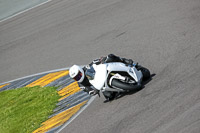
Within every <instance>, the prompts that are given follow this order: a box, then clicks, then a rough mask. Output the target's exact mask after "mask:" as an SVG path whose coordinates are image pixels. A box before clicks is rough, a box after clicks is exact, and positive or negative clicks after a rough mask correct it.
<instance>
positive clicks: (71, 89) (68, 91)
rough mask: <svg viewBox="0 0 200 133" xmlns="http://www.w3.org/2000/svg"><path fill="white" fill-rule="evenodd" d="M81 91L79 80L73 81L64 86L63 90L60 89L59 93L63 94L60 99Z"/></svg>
mask: <svg viewBox="0 0 200 133" xmlns="http://www.w3.org/2000/svg"><path fill="white" fill-rule="evenodd" d="M78 91H80V88H79V85H78V83H77V82H74V83H71V84H70V85H68V86H67V87H65V88H63V89H62V90H60V91H58V94H59V95H60V96H63V97H62V98H60V99H59V101H61V100H63V99H65V98H66V97H68V96H70V95H72V94H74V93H76V92H78Z"/></svg>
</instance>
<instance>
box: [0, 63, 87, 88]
mask: <svg viewBox="0 0 200 133" xmlns="http://www.w3.org/2000/svg"><path fill="white" fill-rule="evenodd" d="M80 66H81V67H83V66H85V65H80ZM69 68H70V67H66V68H60V69H55V70H50V71H46V72H41V73H36V74H33V75H28V76H25V77H21V78H18V79H14V80H11V81H7V82H4V83H0V85H3V84H7V83H10V82H14V81H17V80H22V79H25V78H30V77H34V76H39V75H42V74H48V73H53V72H58V71H64V70H69Z"/></svg>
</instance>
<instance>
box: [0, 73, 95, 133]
mask: <svg viewBox="0 0 200 133" xmlns="http://www.w3.org/2000/svg"><path fill="white" fill-rule="evenodd" d="M33 86H42V87H44V86H57V87H58V89H57V93H58V94H59V95H60V96H61V98H60V99H59V100H58V101H59V102H58V103H57V107H56V108H55V109H54V110H53V114H52V115H51V116H49V119H48V120H47V121H45V122H43V123H42V125H41V127H40V128H38V129H36V130H35V131H34V133H40V132H48V133H53V132H57V131H59V130H61V129H62V128H63V126H66V124H65V123H70V122H71V121H72V120H73V119H75V118H76V117H77V116H78V115H79V114H80V113H81V112H82V111H83V110H84V109H85V108H86V107H87V106H88V105H89V103H91V100H90V99H91V96H90V95H88V94H87V93H85V92H84V91H83V90H81V89H80V87H79V84H78V83H77V82H75V81H74V80H73V79H71V78H70V77H69V71H68V69H66V70H57V71H56V70H55V71H51V72H46V73H41V74H35V75H33V76H28V77H24V78H20V79H17V80H13V81H9V82H7V83H2V84H0V92H1V91H5V90H11V89H16V88H20V87H33ZM89 100H90V102H88V101H89ZM84 106H85V107H84Z"/></svg>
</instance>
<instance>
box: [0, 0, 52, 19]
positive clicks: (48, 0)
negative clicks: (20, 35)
mask: <svg viewBox="0 0 200 133" xmlns="http://www.w3.org/2000/svg"><path fill="white" fill-rule="evenodd" d="M50 1H52V0H47V1H45V2H43V3H40V4H37V5H35V6H33V7H30V8H27V9H25V10H23V11H20V12H17V13H16V14H14V15H11V16H9V17H7V18H4V19H2V20H0V23H1V22H3V21H6V20H8V19H11V18H13V17H15V16H17V15H19V14H22V13H24V12H27V11H29V10H31V9H33V8H36V7H39V6H41V5H44V4H46V3H48V2H50Z"/></svg>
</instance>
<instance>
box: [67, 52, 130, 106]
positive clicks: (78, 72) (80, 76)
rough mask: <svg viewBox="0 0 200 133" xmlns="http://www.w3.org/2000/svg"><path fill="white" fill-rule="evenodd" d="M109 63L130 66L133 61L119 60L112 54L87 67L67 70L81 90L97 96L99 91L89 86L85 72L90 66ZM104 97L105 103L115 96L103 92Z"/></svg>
mask: <svg viewBox="0 0 200 133" xmlns="http://www.w3.org/2000/svg"><path fill="white" fill-rule="evenodd" d="M109 62H122V63H124V64H126V65H132V64H133V60H131V59H126V58H120V57H118V56H116V55H114V54H109V55H108V56H106V57H101V58H100V59H96V60H94V61H93V62H92V63H90V64H89V66H86V67H83V68H82V67H80V66H78V65H73V66H72V67H71V68H70V69H69V75H70V77H71V78H73V79H74V80H75V81H77V82H79V83H80V85H81V87H80V88H81V89H83V90H84V91H85V92H87V93H88V94H90V95H96V94H99V90H97V89H96V88H95V87H94V86H93V85H92V84H90V82H89V79H88V78H87V77H86V75H85V72H86V71H87V69H88V67H90V66H92V65H93V64H97V65H98V64H101V63H102V64H103V63H109ZM103 95H104V97H105V98H106V101H105V102H107V101H110V100H112V99H113V98H114V97H115V95H113V92H108V91H104V92H103Z"/></svg>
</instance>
